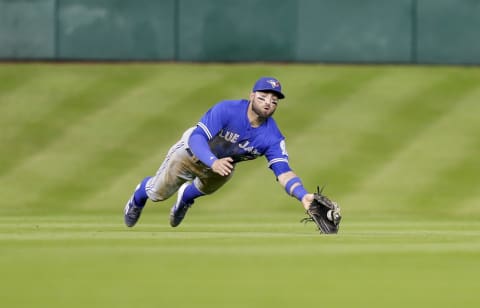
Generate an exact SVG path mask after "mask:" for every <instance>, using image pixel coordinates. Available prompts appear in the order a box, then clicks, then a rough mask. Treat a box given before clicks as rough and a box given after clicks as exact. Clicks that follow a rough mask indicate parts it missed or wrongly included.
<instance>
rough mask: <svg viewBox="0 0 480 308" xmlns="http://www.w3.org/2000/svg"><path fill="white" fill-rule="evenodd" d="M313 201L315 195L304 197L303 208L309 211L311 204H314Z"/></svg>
mask: <svg viewBox="0 0 480 308" xmlns="http://www.w3.org/2000/svg"><path fill="white" fill-rule="evenodd" d="M312 201H313V194H306V195H305V196H303V198H302V204H303V207H304V208H305V209H306V210H308V208H309V207H310V204H312Z"/></svg>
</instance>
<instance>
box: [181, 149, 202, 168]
mask: <svg viewBox="0 0 480 308" xmlns="http://www.w3.org/2000/svg"><path fill="white" fill-rule="evenodd" d="M185 151H186V152H187V154H188V155H189V156H190V157H191V158H192V159H193V161H194V162H195V163H196V164H203V163H202V161H201V160H200V159H198V157H197V156H195V154H193V152H192V150H190V148H186V149H185Z"/></svg>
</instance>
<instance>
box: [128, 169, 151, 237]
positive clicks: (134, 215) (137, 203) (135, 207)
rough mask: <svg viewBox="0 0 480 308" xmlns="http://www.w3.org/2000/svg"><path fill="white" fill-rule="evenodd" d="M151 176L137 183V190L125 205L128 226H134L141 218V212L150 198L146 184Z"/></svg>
mask: <svg viewBox="0 0 480 308" xmlns="http://www.w3.org/2000/svg"><path fill="white" fill-rule="evenodd" d="M150 178H151V177H150V176H148V177H146V178H144V179H143V180H142V181H141V182H140V184H138V185H137V187H136V188H135V191H134V192H133V195H132V196H131V197H130V199H129V200H128V201H127V204H126V206H125V215H124V219H125V224H126V225H127V226H128V227H133V226H134V225H135V223H136V222H137V221H138V219H139V218H140V214H141V213H142V210H143V207H144V206H145V203H146V202H147V200H148V196H147V193H146V191H145V186H146V184H147V182H148V180H149V179H150Z"/></svg>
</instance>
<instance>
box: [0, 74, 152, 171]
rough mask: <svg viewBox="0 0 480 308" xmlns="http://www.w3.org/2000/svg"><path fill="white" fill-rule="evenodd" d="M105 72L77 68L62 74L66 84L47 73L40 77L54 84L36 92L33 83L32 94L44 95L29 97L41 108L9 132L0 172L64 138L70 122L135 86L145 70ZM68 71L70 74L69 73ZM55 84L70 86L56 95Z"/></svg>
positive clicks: (63, 86)
mask: <svg viewBox="0 0 480 308" xmlns="http://www.w3.org/2000/svg"><path fill="white" fill-rule="evenodd" d="M64 69H65V68H63V69H62V67H59V72H58V73H59V75H60V76H62V75H64V74H63V72H64ZM74 71H75V69H74ZM75 72H76V71H75ZM107 72H108V70H105V71H101V72H100V76H96V75H95V74H94V73H92V75H93V76H92V77H89V76H88V75H85V74H84V73H85V72H84V71H83V70H80V71H79V72H76V73H75V74H74V75H76V76H75V77H73V78H65V79H66V80H68V83H65V84H62V83H61V82H57V81H56V77H55V76H56V75H55V74H52V75H51V76H53V80H52V79H49V78H48V77H46V78H45V79H46V81H43V82H45V83H47V84H49V85H50V87H52V86H53V87H54V88H53V89H50V92H46V93H43V92H42V91H38V92H36V90H35V89H36V88H35V87H34V89H33V90H32V91H33V93H34V96H39V97H41V98H43V100H44V102H42V101H41V99H40V101H38V100H37V99H36V98H34V97H32V98H30V100H31V101H34V102H35V103H34V104H35V105H37V108H42V112H39V113H35V111H34V110H30V111H29V112H30V119H29V120H28V121H27V122H26V123H22V122H21V121H20V123H18V125H17V127H18V128H19V129H18V130H17V131H16V132H15V133H13V134H11V135H10V139H11V140H10V146H8V147H6V151H7V154H6V155H5V156H3V157H4V158H6V159H7V160H6V161H5V162H4V165H5V168H2V169H0V170H1V173H0V175H6V174H8V172H9V171H10V170H12V169H14V168H15V167H16V166H17V165H19V164H22V163H23V161H24V160H28V158H29V157H30V156H35V155H37V154H38V153H39V152H42V151H43V150H44V149H45V148H48V146H50V145H51V144H53V143H54V142H55V141H56V140H57V139H62V138H64V134H65V133H66V132H68V128H69V126H72V125H74V124H75V123H76V122H79V121H82V119H84V118H87V117H88V116H90V115H91V114H94V113H95V112H98V110H101V109H102V108H105V107H106V106H108V104H109V103H111V102H115V100H116V99H118V98H119V97H121V95H122V93H124V92H125V91H128V89H130V88H132V87H135V86H136V85H137V84H139V83H141V82H142V81H143V80H144V79H145V78H146V77H147V75H145V74H143V75H142V74H135V73H134V72H132V73H131V74H128V75H127V74H121V73H120V74H119V72H117V71H116V70H115V71H114V72H111V73H107ZM67 74H68V75H71V73H67ZM147 74H149V73H147ZM43 82H41V83H43ZM57 87H58V88H63V89H69V90H68V91H65V92H64V95H61V96H60V97H58V94H57V93H56V91H59V89H57ZM40 88H43V86H40ZM70 89H73V90H70ZM27 110H28V109H27ZM77 142H78V143H84V142H85V141H84V140H77Z"/></svg>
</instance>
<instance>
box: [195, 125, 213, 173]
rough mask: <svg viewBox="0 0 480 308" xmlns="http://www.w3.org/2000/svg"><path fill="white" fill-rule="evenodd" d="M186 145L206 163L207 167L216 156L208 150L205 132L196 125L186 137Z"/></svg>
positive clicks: (210, 165)
mask: <svg viewBox="0 0 480 308" xmlns="http://www.w3.org/2000/svg"><path fill="white" fill-rule="evenodd" d="M188 147H189V148H190V150H191V151H192V153H193V155H195V156H196V157H197V158H198V159H199V160H200V161H201V162H202V163H204V164H205V165H207V166H208V167H209V168H211V167H212V164H213V162H214V161H216V160H217V159H218V158H217V157H216V156H215V155H214V154H213V153H212V151H210V147H209V146H208V137H207V135H206V134H205V132H204V131H203V130H202V129H201V128H199V127H197V128H195V130H194V131H193V132H192V134H191V135H190V139H188Z"/></svg>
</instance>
